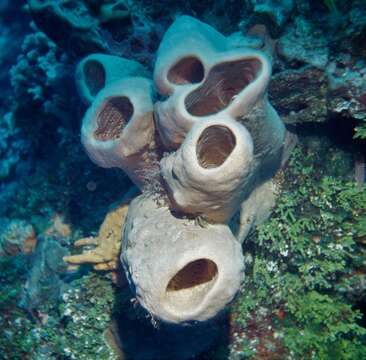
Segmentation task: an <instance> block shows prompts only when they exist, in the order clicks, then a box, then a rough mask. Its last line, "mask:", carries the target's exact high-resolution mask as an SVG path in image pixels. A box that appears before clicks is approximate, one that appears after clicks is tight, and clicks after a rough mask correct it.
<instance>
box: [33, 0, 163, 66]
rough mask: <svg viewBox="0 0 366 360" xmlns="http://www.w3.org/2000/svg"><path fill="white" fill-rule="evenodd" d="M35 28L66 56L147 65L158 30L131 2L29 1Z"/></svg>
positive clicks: (139, 8)
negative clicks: (119, 57) (116, 57)
mask: <svg viewBox="0 0 366 360" xmlns="http://www.w3.org/2000/svg"><path fill="white" fill-rule="evenodd" d="M28 8H29V11H30V14H31V16H32V18H33V19H34V22H35V24H36V25H37V27H38V28H39V29H40V30H41V31H42V32H44V33H45V34H47V36H48V37H49V38H50V39H52V41H54V42H55V43H56V44H57V45H58V46H60V47H61V48H62V49H63V50H64V51H65V52H66V53H67V54H68V55H69V56H71V57H73V58H74V57H80V56H85V55H88V54H91V53H98V52H100V53H106V54H115V55H123V56H126V57H128V58H132V57H133V58H135V59H137V60H138V61H141V62H143V63H146V64H148V63H149V62H151V60H152V58H151V54H152V52H153V51H154V49H155V46H156V44H157V39H158V37H159V27H158V26H154V27H153V26H152V25H151V23H150V21H149V19H148V18H147V17H146V16H145V14H144V7H143V6H141V7H140V6H137V5H136V4H134V2H133V1H97V2H93V1H80V0H71V1H64V0H57V1H40V0H29V1H28Z"/></svg>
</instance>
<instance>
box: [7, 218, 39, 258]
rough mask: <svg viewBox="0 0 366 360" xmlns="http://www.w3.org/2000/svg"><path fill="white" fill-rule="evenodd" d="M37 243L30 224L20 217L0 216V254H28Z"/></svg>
mask: <svg viewBox="0 0 366 360" xmlns="http://www.w3.org/2000/svg"><path fill="white" fill-rule="evenodd" d="M36 244H37V238H36V233H35V231H34V228H33V226H32V225H31V224H29V223H27V222H26V221H24V220H20V219H8V218H0V256H12V255H17V254H19V253H23V254H29V253H31V252H32V251H33V249H34V248H35V246H36Z"/></svg>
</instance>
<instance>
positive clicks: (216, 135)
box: [196, 125, 236, 169]
mask: <svg viewBox="0 0 366 360" xmlns="http://www.w3.org/2000/svg"><path fill="white" fill-rule="evenodd" d="M235 145H236V139H235V136H234V134H233V133H232V131H231V130H230V129H229V128H227V127H226V126H221V125H213V126H209V127H208V128H206V129H205V130H203V131H202V134H201V135H200V137H199V138H198V141H197V145H196V155H197V159H198V163H199V164H200V166H201V167H203V168H205V169H210V168H215V167H218V166H220V165H222V164H223V163H224V161H225V160H226V159H227V158H228V157H229V155H230V154H231V152H232V151H233V150H234V148H235Z"/></svg>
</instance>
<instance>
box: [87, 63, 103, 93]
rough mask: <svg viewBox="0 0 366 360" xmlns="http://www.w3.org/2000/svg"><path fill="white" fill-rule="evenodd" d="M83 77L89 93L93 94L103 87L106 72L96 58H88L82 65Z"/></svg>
mask: <svg viewBox="0 0 366 360" xmlns="http://www.w3.org/2000/svg"><path fill="white" fill-rule="evenodd" d="M84 77H85V82H86V86H87V87H88V89H89V91H90V94H91V95H92V96H95V95H97V94H98V92H99V91H100V90H101V89H103V88H104V86H105V79H106V74H105V70H104V66H103V65H102V64H101V63H100V62H99V61H96V60H89V61H87V62H86V63H85V65H84Z"/></svg>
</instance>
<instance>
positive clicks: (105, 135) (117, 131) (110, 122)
mask: <svg viewBox="0 0 366 360" xmlns="http://www.w3.org/2000/svg"><path fill="white" fill-rule="evenodd" d="M132 114H133V105H132V103H131V101H130V100H129V99H128V98H127V97H126V96H118V97H117V96H116V97H112V98H109V99H107V100H106V101H105V102H104V104H103V105H102V110H101V111H100V112H99V114H98V116H97V129H96V130H95V131H94V137H95V138H96V139H97V140H100V141H107V140H115V139H118V138H119V137H120V135H121V133H122V131H123V128H124V127H125V126H126V124H127V122H128V121H129V120H130V119H131V117H132Z"/></svg>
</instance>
